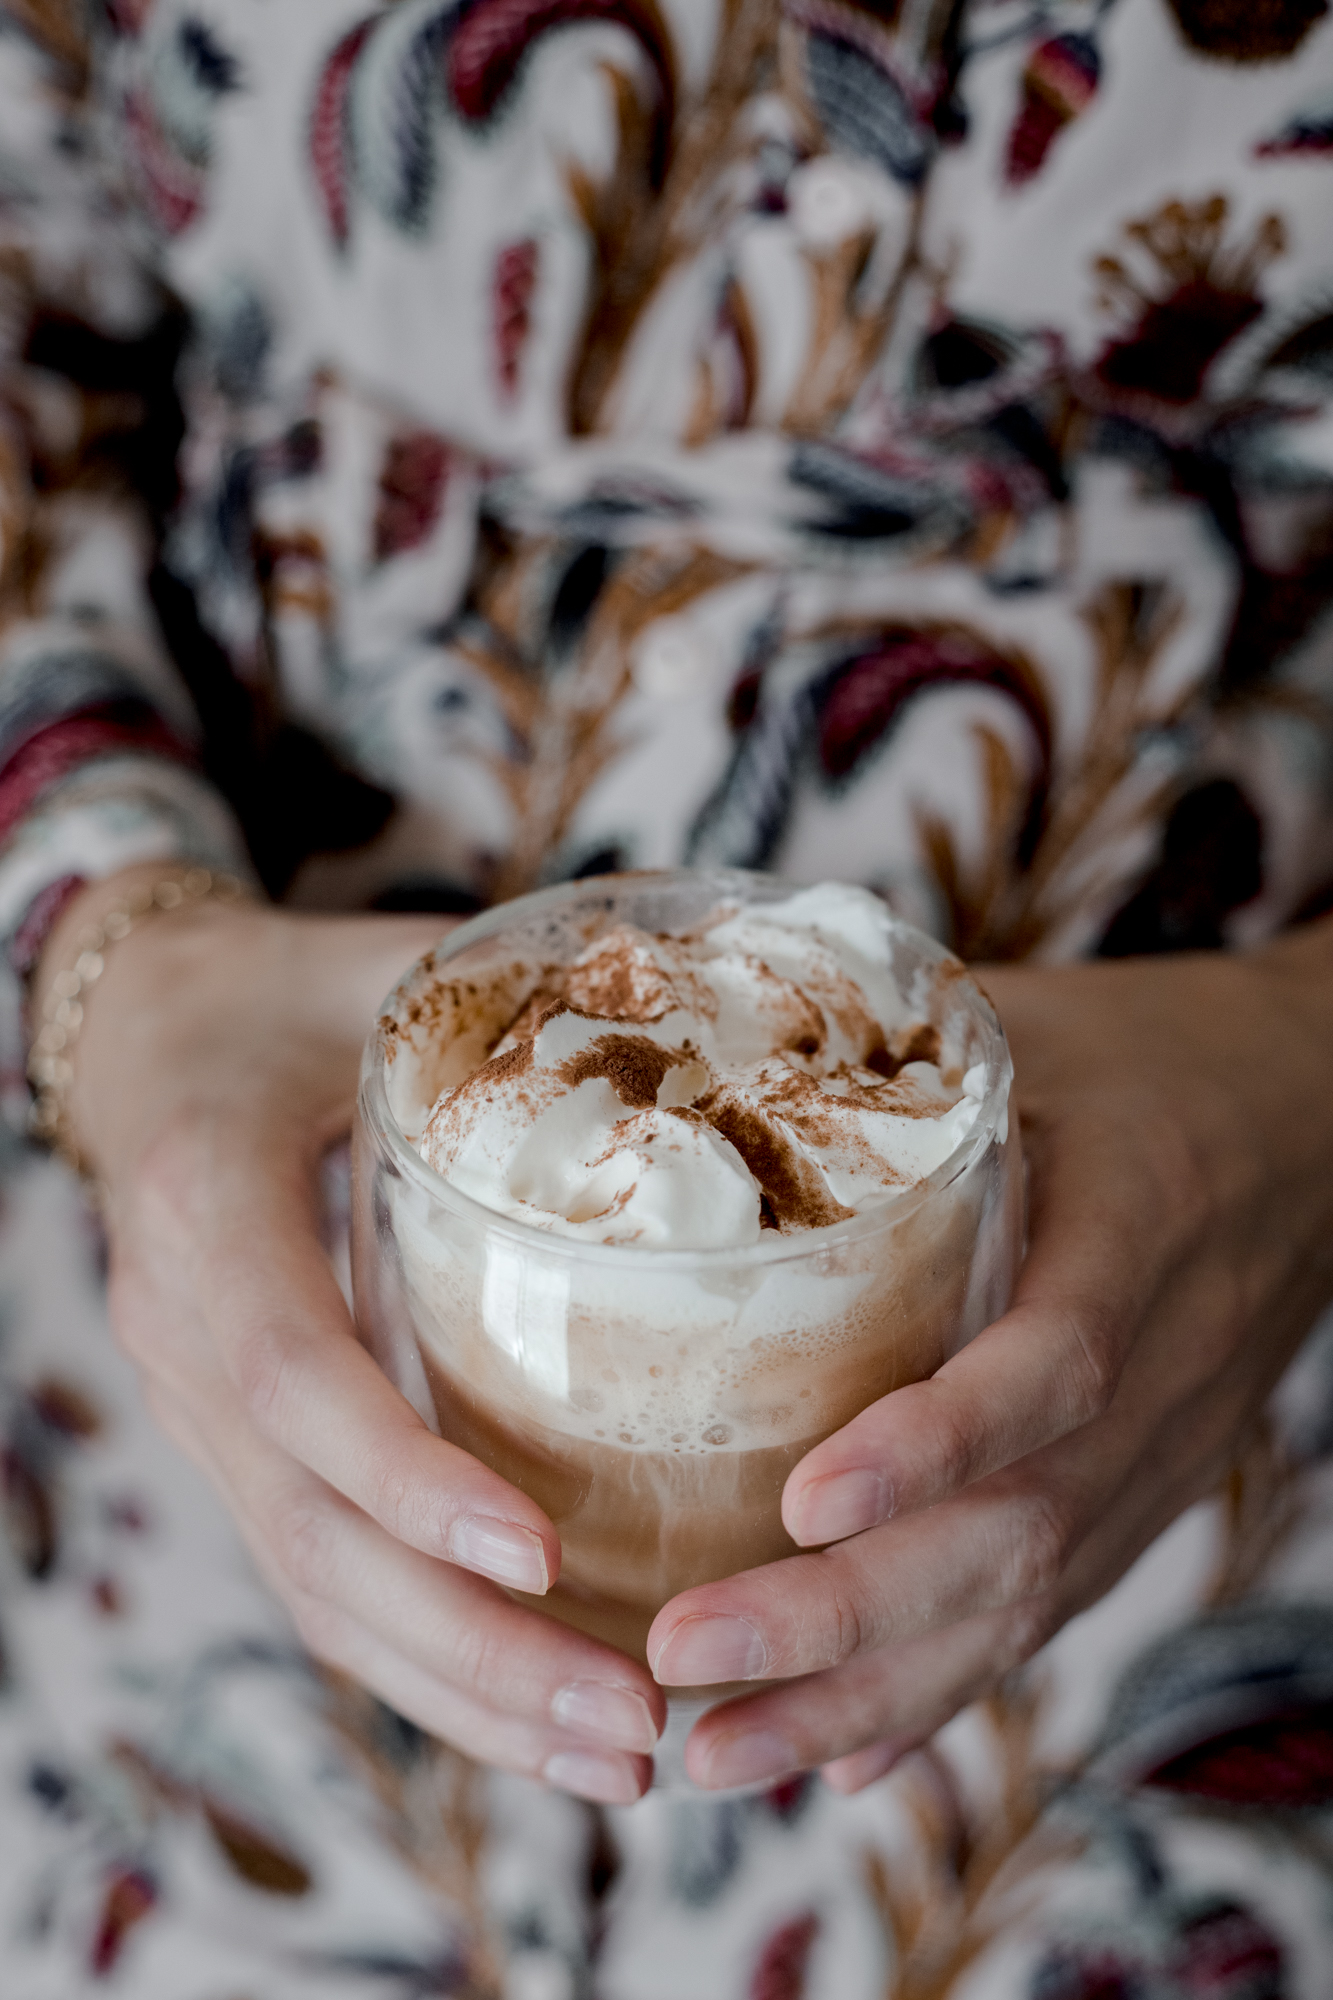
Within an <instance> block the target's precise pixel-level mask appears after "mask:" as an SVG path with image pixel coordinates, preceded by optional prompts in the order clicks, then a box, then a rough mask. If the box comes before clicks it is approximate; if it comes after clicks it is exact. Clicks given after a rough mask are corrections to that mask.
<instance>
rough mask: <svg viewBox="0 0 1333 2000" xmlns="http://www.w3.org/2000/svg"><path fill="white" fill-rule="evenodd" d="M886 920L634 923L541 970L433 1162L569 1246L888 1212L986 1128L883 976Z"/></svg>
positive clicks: (962, 1081) (868, 911)
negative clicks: (687, 927)
mask: <svg viewBox="0 0 1333 2000" xmlns="http://www.w3.org/2000/svg"><path fill="white" fill-rule="evenodd" d="M890 921H891V920H890V919H889V917H888V914H887V912H886V911H885V909H884V906H883V904H882V903H881V902H880V901H879V900H878V898H876V897H875V896H873V895H871V894H870V893H869V892H867V891H865V890H861V889H853V888H848V887H844V886H842V885H839V884H829V883H826V884H822V885H820V886H819V887H817V888H812V889H807V890H802V891H800V892H799V893H797V894H795V895H793V896H790V897H787V898H786V899H785V900H783V901H781V902H776V903H768V904H761V905H757V906H751V907H749V908H746V909H743V910H739V911H738V910H734V909H731V910H728V909H723V910H722V911H720V912H719V913H718V915H717V916H716V917H715V918H714V919H712V920H711V921H709V922H708V923H706V924H704V925H703V926H702V927H701V928H700V929H698V930H696V931H694V932H692V933H690V934H688V935H685V936H670V935H666V936H655V935H651V934H650V933H648V932H646V931H641V930H637V929H635V928H633V927H632V926H629V925H620V926H618V927H616V928H615V929H613V930H610V931H608V932H606V933H605V934H604V935H603V936H601V937H599V938H597V939H595V940H594V942H593V943H591V944H590V945H588V947H587V948H586V949H585V950H584V951H583V952H582V953H581V954H580V956H579V957H578V958H576V959H575V960H574V962H573V963H572V964H571V965H568V966H563V967H553V968H550V969H549V970H548V971H547V972H546V973H545V974H544V975H543V977H542V979H541V981H540V983H539V984H538V986H537V989H536V991H535V992H534V993H533V994H532V995H531V997H530V998H529V999H528V1000H527V1002H526V1003H525V1005H524V1007H523V1009H522V1010H521V1012H520V1013H519V1015H518V1017H517V1019H516V1020H514V1021H513V1022H512V1023H511V1024H510V1026H509V1027H508V1029H507V1030H506V1031H505V1032H504V1033H503V1034H502V1035H501V1036H500V1038H499V1040H498V1041H497V1042H496V1044H495V1046H494V1048H493V1050H492V1051H491V1053H490V1055H489V1057H488V1058H487V1060H486V1061H484V1062H482V1063H481V1064H480V1066H479V1067H478V1068H476V1069H475V1070H474V1071H473V1073H472V1074H471V1075H470V1076H468V1077H466V1078H465V1079H464V1080H463V1081H462V1082H461V1083H457V1084H455V1085H454V1086H452V1087H451V1088H447V1089H445V1090H444V1091H442V1092H441V1094H440V1095H439V1097H438V1098H437V1100H436V1101H435V1104H434V1107H433V1109H432V1111H431V1113H430V1116H429V1119H428V1121H427V1123H426V1127H425V1131H424V1134H423V1136H422V1139H421V1146H420V1149H421V1153H422V1156H423V1158H424V1159H425V1160H426V1161H427V1162H428V1164H429V1165H430V1166H432V1167H434V1168H435V1169H436V1171H437V1172H438V1173H440V1174H442V1175H443V1176H444V1177H445V1179H447V1180H448V1181H449V1182H450V1183H451V1184H452V1185H453V1186H454V1187H456V1188H458V1189H459V1190H460V1191H461V1192H463V1193H465V1194H468V1195H470V1196H471V1197H472V1198H473V1199H474V1200H475V1201H478V1202H480V1203H481V1204H482V1205H483V1206H485V1207H487V1208H489V1209H492V1210H495V1211H496V1212H497V1213H499V1214H501V1215H506V1216H511V1217H514V1218H516V1219H518V1220H521V1221H523V1222H527V1223H530V1224H534V1225H536V1226H537V1227H539V1228H543V1229H547V1230H550V1231H552V1232H555V1233H557V1234H560V1235H564V1236H574V1237H584V1238H587V1239H590V1240H592V1241H597V1242H603V1243H638V1244H643V1245H651V1246H657V1247H661V1248H670V1249H707V1248H721V1247H738V1248H739V1247H743V1246H744V1245H746V1244H750V1243H754V1242H756V1241H758V1240H759V1237H760V1235H761V1233H762V1232H763V1231H764V1230H778V1231H780V1232H782V1233H784V1234H792V1233H795V1232H797V1231H800V1230H805V1229H811V1228H820V1227H823V1226H824V1225H826V1224H829V1223H834V1222H839V1221H842V1220H845V1219H846V1218H847V1217H848V1216H851V1215H854V1214H857V1213H859V1212H861V1211H862V1210H864V1209H866V1208H868V1207H872V1206H876V1205H880V1204H883V1203H885V1202H888V1201H891V1200H893V1199H894V1198H895V1197H896V1196H897V1195H900V1194H902V1193H903V1192H904V1191H905V1190H907V1189H908V1188H911V1187H913V1186H915V1185H916V1184H917V1183H918V1182H919V1181H921V1180H923V1179H925V1178H926V1176H928V1175H929V1174H930V1173H932V1172H933V1171H934V1169H935V1168H936V1167H937V1166H939V1165H940V1164H941V1163H942V1162H943V1161H945V1160H946V1159H948V1158H949V1156H950V1155H951V1154H952V1153H953V1152H954V1151H955V1149H956V1148H957V1147H958V1146H959V1145H960V1144H961V1143H962V1142H963V1140H964V1139H966V1137H967V1135H968V1134H969V1132H970V1131H971V1130H972V1127H973V1125H974V1124H975V1122H976V1118H977V1113H978V1110H979V1107H980V1101H981V1098H982V1095H983V1092H984V1082H985V1071H984V1066H983V1065H981V1064H977V1065H976V1066H975V1067H973V1068H972V1069H969V1070H968V1071H967V1072H966V1073H965V1074H959V1072H958V1070H957V1069H956V1068H951V1067H950V1066H949V1065H948V1063H947V1062H946V1061H945V1060H944V1058H943V1055H942V1052H941V1048H940V1038H939V1035H938V1033H937V1032H936V1030H935V1029H934V1028H933V1027H931V1026H929V1025H928V1023H927V1022H926V1021H925V1020H924V1018H923V1016H922V1013H921V1012H920V1011H919V1010H918V1011H917V1012H916V1013H915V1014H914V1013H913V1010H912V1006H911V1004H910V1003H909V998H908V996H907V995H905V994H903V993H902V992H901V991H900V989H899V987H898V985H897V983H896V981H895V980H894V977H893V974H892V971H891V969H890V947H889V925H890Z"/></svg>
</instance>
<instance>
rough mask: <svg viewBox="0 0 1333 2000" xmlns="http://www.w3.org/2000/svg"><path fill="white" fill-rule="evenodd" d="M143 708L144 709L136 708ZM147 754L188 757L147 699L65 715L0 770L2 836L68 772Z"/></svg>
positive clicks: (0, 824)
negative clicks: (93, 763)
mask: <svg viewBox="0 0 1333 2000" xmlns="http://www.w3.org/2000/svg"><path fill="white" fill-rule="evenodd" d="M135 708H138V709H139V710H140V712H139V713H137V714H136V713H134V712H133V710H134V709H135ZM130 751H140V752H143V753H144V754H146V755H150V756H157V757H171V758H174V759H175V760H176V761H177V762H182V761H185V760H186V756H187V753H186V751H185V749H184V747H183V745H182V744H181V743H179V742H178V741H177V739H176V738H175V737H174V736H173V735H172V733H171V731H170V730H169V729H168V728H167V726H166V724H165V723H164V722H162V721H161V720H160V719H159V718H158V717H157V716H155V715H153V714H152V713H151V712H150V711H149V710H148V709H147V708H146V707H144V706H143V705H142V704H130V703H124V702H108V703H104V704H102V705H101V706H99V707H96V708H89V709H85V710H84V711H83V712H82V713H81V714H78V715H65V716H62V717H61V718H60V720H59V721H58V722H53V723H51V724H50V726H49V727H48V728H46V729H40V730H38V731H37V732H36V734H35V735H33V736H30V737H29V738H28V739H27V741H26V742H25V743H22V744H20V745H19V747H18V749H17V750H16V751H15V752H14V754H13V756H12V757H10V758H9V760H8V762H7V763H6V764H5V766H4V769H3V771H0V839H2V838H3V837H4V836H5V835H6V834H7V833H8V832H9V831H10V829H11V828H12V827H14V826H17V824H18V822H19V821H20V820H21V819H22V818H23V817H24V816H25V815H26V814H27V813H29V812H30V811H31V810H32V807H33V805H34V804H35V803H36V801H37V799H38V797H39V796H40V794H41V793H42V792H44V791H45V790H46V789H47V787H48V786H50V785H54V784H55V783H56V782H57V780H58V779H60V778H63V777H64V776H65V775H66V773H67V772H69V771H73V770H77V769H78V768H79V766H80V765H83V764H86V763H88V762H89V761H90V760H91V759H92V758H94V757H111V756H116V755H124V754H125V753H127V752H130Z"/></svg>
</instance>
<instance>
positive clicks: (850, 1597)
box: [816, 1569, 866, 1666]
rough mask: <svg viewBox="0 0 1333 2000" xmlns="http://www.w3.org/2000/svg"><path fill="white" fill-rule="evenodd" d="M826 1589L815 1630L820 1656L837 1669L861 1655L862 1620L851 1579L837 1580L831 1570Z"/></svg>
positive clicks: (863, 1642)
mask: <svg viewBox="0 0 1333 2000" xmlns="http://www.w3.org/2000/svg"><path fill="white" fill-rule="evenodd" d="M827 1585H828V1587H827V1589H826V1591H825V1593H824V1602H823V1604H822V1605H821V1606H820V1610H819V1617H818V1620H817V1625H816V1629H817V1630H818V1632H819V1635H820V1638H819V1651H820V1653H821V1655H826V1656H827V1659H826V1663H827V1664H828V1665H829V1666H838V1665H840V1664H841V1662H842V1661H844V1660H851V1659H854V1658H855V1657H856V1655H857V1654H858V1653H859V1652H860V1651H861V1649H862V1647H863V1645H864V1644H865V1640H866V1628H865V1620H864V1618H863V1615H862V1612H861V1608H860V1605H859V1604H858V1602H857V1598H856V1592H855V1589H854V1587H853V1583H852V1579H851V1578H849V1577H844V1576H840V1575H839V1574H838V1572H837V1570H836V1569H834V1570H832V1572H831V1574H830V1575H829V1577H828V1578H827Z"/></svg>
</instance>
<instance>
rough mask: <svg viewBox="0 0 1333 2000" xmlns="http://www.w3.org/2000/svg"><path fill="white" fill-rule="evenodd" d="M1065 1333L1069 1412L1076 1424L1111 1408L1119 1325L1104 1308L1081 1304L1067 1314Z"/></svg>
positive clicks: (1117, 1368)
mask: <svg viewBox="0 0 1333 2000" xmlns="http://www.w3.org/2000/svg"><path fill="white" fill-rule="evenodd" d="M1067 1332H1068V1336H1069V1337H1068V1340H1067V1342H1066V1352H1067V1355H1068V1362H1067V1370H1068V1393H1069V1403H1070V1414H1071V1417H1072V1419H1073V1426H1077V1425H1079V1424H1085V1423H1090V1422H1091V1421H1092V1420H1093V1419H1094V1418H1095V1417H1103V1416H1105V1414H1106V1412H1107V1410H1108V1409H1109V1408H1110V1407H1111V1399H1112V1397H1113V1396H1114V1395H1115V1392H1116V1389H1117V1387H1118V1386H1119V1382H1120V1328H1119V1323H1118V1320H1117V1317H1116V1315H1115V1314H1114V1313H1113V1312H1112V1311H1111V1310H1110V1309H1109V1308H1108V1307H1106V1306H1102V1305H1098V1304H1096V1303H1084V1304H1082V1305H1080V1306H1079V1308H1078V1310H1077V1311H1075V1312H1071V1313H1070V1314H1069V1315H1068V1321H1067ZM1071 1427H1072V1426H1071Z"/></svg>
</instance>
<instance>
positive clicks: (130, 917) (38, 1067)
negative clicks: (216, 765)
mask: <svg viewBox="0 0 1333 2000" xmlns="http://www.w3.org/2000/svg"><path fill="white" fill-rule="evenodd" d="M244 894H245V885H244V884H243V883H242V882H241V881H239V880H238V879H237V877H236V876H235V875H224V874H220V873H218V872H217V871H216V870H215V869H212V868H189V867H180V868H177V869H175V870H173V871H172V872H171V873H170V874H164V875H160V876H158V878H157V880H156V881H154V882H145V883H144V884H143V886H142V887H141V888H137V889H134V890H132V891H131V892H130V894H129V895H128V896H127V897H126V898H125V901H124V902H123V903H120V904H118V905H117V906H116V907H115V908H114V909H112V910H108V911H107V913H106V915H105V916H104V917H103V918H102V921H101V922H100V923H98V924H90V925H89V926H88V928H87V929H86V930H82V931H80V932H79V935H78V938H77V939H76V943H77V944H78V947H79V955H78V957H77V958H76V959H75V961H74V963H73V965H71V966H68V967H66V969H65V970H64V971H63V972H58V973H57V974H56V976H55V978H54V979H53V980H52V981H51V986H50V990H49V992H48V993H47V996H46V1000H45V1002H44V1003H43V1006H42V1025H41V1027H40V1028H39V1029H38V1031H37V1035H36V1037H35V1039H34V1041H33V1044H32V1048H31V1050H30V1052H29V1055H28V1082H29V1083H30V1084H31V1085H32V1092H33V1099H32V1109H31V1111H30V1112H29V1114H28V1130H29V1133H30V1134H31V1136H32V1137H33V1138H34V1139H36V1140H37V1141H38V1142H39V1143H40V1144H42V1145H44V1146H49V1147H50V1149H51V1151H52V1152H53V1153H54V1154H55V1155H56V1156H57V1158H59V1159H62V1160H64V1161H65V1163H66V1165H67V1166H71V1167H73V1169H74V1171H75V1172H76V1173H77V1174H79V1175H80V1176H81V1178H82V1179H83V1180H85V1181H88V1182H93V1180H94V1176H93V1174H92V1171H91V1169H90V1167H89V1165H88V1162H87V1160H85V1158H84V1156H83V1154H82V1152H81V1151H80V1150H79V1143H78V1140H77V1139H76V1138H75V1136H74V1127H73V1124H72V1122H71V1120H70V1115H69V1087H70V1085H71V1084H72V1083H73V1081H74V1064H73V1062H72V1060H71V1057H72V1053H73V1048H74V1043H75V1041H76V1039H77V1037H78V1033H79V1029H80V1028H81V1027H82V1026H83V996H84V994H85V993H86V992H87V991H88V988H89V987H90V986H95V985H96V983H97V981H98V980H99V979H100V978H101V977H102V972H103V969H104V967H105V964H106V950H107V946H108V945H112V944H119V943H120V940H121V939H122V938H124V937H128V936H129V934H130V932H131V931H132V930H133V929H134V928H135V927H136V925H138V924H140V923H142V921H143V919H144V918H145V917H148V916H154V915H156V914H157V912H158V911H160V910H179V909H182V908H184V907H186V906H187V905H189V904H193V903H203V902H206V901H208V900H210V899H212V900H213V901H215V902H219V903H235V902H238V901H239V900H240V899H241V897H242V896H243V895H244Z"/></svg>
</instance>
